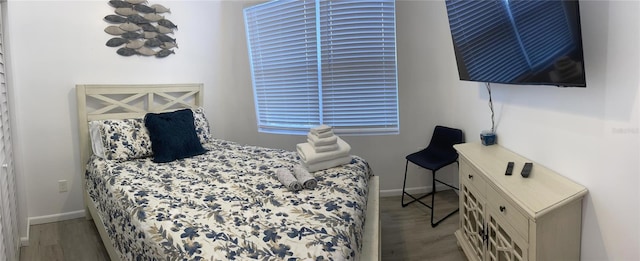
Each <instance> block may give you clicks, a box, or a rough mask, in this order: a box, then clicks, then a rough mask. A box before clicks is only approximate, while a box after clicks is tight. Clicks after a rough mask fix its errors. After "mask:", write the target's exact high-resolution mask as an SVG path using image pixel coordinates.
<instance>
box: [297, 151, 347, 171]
mask: <svg viewBox="0 0 640 261" xmlns="http://www.w3.org/2000/svg"><path fill="white" fill-rule="evenodd" d="M349 162H351V155H347V156H344V157H340V158H337V159H332V160H326V161H320V162H316V163H313V164H305V163H304V162H302V165H303V166H304V167H305V168H306V169H307V170H308V171H309V172H316V171H319V170H323V169H329V168H333V167H337V166H340V165H344V164H347V163H349Z"/></svg>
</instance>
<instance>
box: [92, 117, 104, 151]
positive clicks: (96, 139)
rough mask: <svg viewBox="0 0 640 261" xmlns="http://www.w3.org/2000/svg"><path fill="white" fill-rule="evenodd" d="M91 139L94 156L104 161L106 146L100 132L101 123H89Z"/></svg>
mask: <svg viewBox="0 0 640 261" xmlns="http://www.w3.org/2000/svg"><path fill="white" fill-rule="evenodd" d="M89 137H91V150H93V154H94V155H96V156H98V157H100V158H103V159H104V158H105V156H104V146H103V145H102V132H101V131H100V123H99V122H96V121H90V122H89Z"/></svg>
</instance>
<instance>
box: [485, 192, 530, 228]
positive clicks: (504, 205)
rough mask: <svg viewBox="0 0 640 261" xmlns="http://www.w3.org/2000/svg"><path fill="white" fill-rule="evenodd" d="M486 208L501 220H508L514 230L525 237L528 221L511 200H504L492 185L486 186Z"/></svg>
mask: <svg viewBox="0 0 640 261" xmlns="http://www.w3.org/2000/svg"><path fill="white" fill-rule="evenodd" d="M486 189H487V202H489V206H488V210H489V211H492V212H494V213H495V216H497V217H499V218H500V219H502V220H503V221H506V222H508V223H509V224H510V225H511V227H513V229H514V230H516V232H518V233H519V234H520V235H521V236H522V237H523V238H525V239H527V238H529V237H528V231H529V221H528V219H527V218H526V216H525V215H524V214H522V213H521V212H520V211H519V209H517V208H516V207H515V206H514V204H512V203H511V201H509V200H506V199H505V198H504V197H502V195H501V194H500V193H498V191H496V190H495V189H494V188H493V187H492V186H487V188H486Z"/></svg>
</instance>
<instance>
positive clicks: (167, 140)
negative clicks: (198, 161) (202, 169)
mask: <svg viewBox="0 0 640 261" xmlns="http://www.w3.org/2000/svg"><path fill="white" fill-rule="evenodd" d="M144 125H145V126H147V130H149V137H150V138H151V150H152V151H153V162H156V163H163V162H170V161H174V160H177V159H183V158H188V157H192V156H195V155H200V154H203V153H205V152H207V150H205V149H204V148H203V147H202V144H201V143H200V139H199V138H198V135H197V134H196V127H195V125H194V123H193V112H192V111H191V110H190V109H183V110H177V111H173V112H165V113H147V115H145V116H144Z"/></svg>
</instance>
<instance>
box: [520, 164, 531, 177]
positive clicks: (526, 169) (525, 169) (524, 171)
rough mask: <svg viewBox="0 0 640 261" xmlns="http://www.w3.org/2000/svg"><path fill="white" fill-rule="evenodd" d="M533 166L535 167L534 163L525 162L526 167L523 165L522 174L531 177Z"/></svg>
mask: <svg viewBox="0 0 640 261" xmlns="http://www.w3.org/2000/svg"><path fill="white" fill-rule="evenodd" d="M531 168H533V163H531V162H527V163H525V164H524V167H522V172H521V173H520V174H521V175H522V176H523V177H525V178H527V177H529V174H531Z"/></svg>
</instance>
